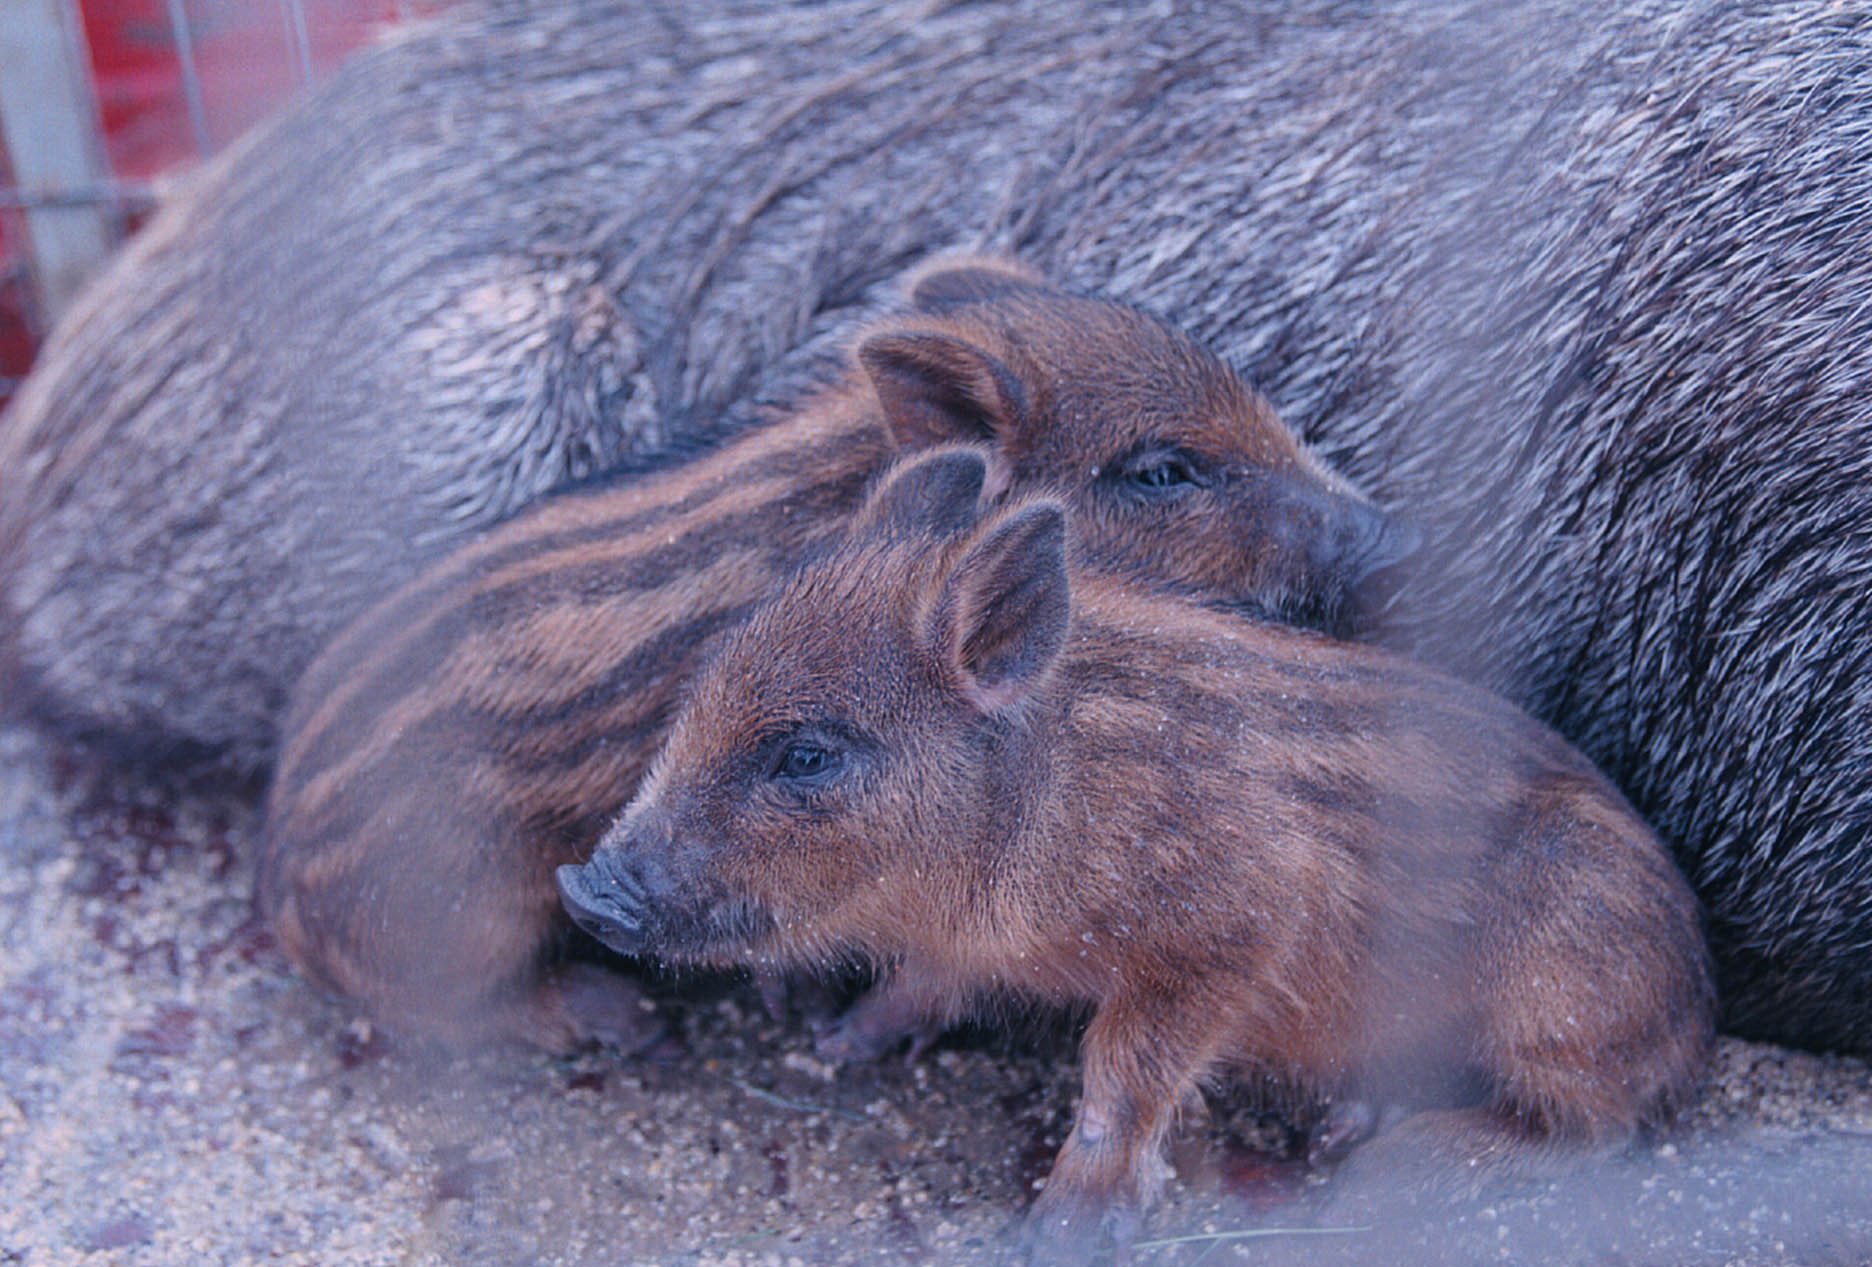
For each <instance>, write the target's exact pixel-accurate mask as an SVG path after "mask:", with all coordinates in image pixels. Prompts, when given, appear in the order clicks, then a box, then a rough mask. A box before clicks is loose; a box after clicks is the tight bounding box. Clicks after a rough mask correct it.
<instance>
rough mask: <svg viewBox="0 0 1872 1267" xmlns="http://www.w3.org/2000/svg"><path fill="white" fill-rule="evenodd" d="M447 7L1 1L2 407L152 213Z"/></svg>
mask: <svg viewBox="0 0 1872 1267" xmlns="http://www.w3.org/2000/svg"><path fill="white" fill-rule="evenodd" d="M445 3H446V0H427V2H424V0H8V3H7V4H6V5H5V12H4V13H0V158H4V164H3V165H0V403H4V401H5V400H6V399H7V398H9V397H10V396H11V395H12V393H13V391H14V389H15V388H16V387H17V385H18V383H19V381H20V379H21V377H22V376H23V375H24V374H25V372H26V370H27V368H28V367H29V365H30V364H31V361H32V357H33V355H34V353H35V352H36V351H37V349H38V346H39V344H40V342H41V341H42V340H43V339H44V337H45V334H46V332H47V330H48V329H49V328H50V327H51V325H52V324H53V323H54V322H55V321H56V320H57V319H58V317H59V315H60V314H61V313H62V312H63V311H64V310H65V309H66V308H67V307H68V306H69V305H70V303H71V301H72V300H73V298H74V297H75V296H76V294H77V293H78V291H79V290H80V289H81V287H82V286H83V284H84V281H85V280H86V279H87V278H89V277H90V276H91V275H92V274H93V273H94V272H95V271H96V270H97V268H98V267H99V266H100V265H101V264H102V263H103V262H104V260H105V259H106V258H107V257H108V256H109V254H110V252H111V251H113V250H114V249H115V248H116V247H117V246H118V245H119V244H120V243H121V242H122V241H123V239H124V238H125V237H126V236H127V235H128V234H129V233H131V232H133V231H134V230H135V228H136V227H137V225H138V224H140V223H141V221H142V220H143V219H144V218H145V217H146V216H147V215H148V214H149V212H150V211H151V210H152V209H153V208H154V206H155V204H156V200H157V190H158V188H159V184H160V181H161V179H162V177H163V176H164V175H165V174H166V173H168V172H170V171H172V170H174V169H177V168H180V167H184V166H187V165H189V164H192V163H198V162H200V161H202V160H204V159H206V158H208V157H210V156H212V155H213V154H214V153H215V152H216V151H217V150H219V149H222V148H225V146H226V145H227V144H228V143H229V142H231V141H232V140H233V139H234V138H235V136H237V135H238V134H239V133H240V132H241V131H243V130H244V129H245V128H246V127H248V126H250V125H251V124H253V123H255V122H257V121H258V120H259V119H260V118H263V117H264V116H265V115H267V114H269V113H271V112H272V111H273V110H275V109H277V108H278V107H279V106H280V105H281V104H282V103H283V102H285V101H286V100H288V99H290V98H291V97H293V96H294V95H296V94H299V93H302V92H304V91H306V90H307V89H309V88H310V87H311V86H313V85H314V84H316V83H317V82H318V81H319V80H321V79H322V78H324V77H325V76H327V75H329V74H330V73H331V72H332V71H333V69H335V68H336V66H337V64H338V63H339V62H340V61H341V60H342V59H343V58H344V56H345V55H346V54H347V53H349V52H350V51H351V50H352V49H353V48H355V47H356V46H357V45H358V44H360V43H363V42H364V41H366V40H367V39H369V38H370V36H371V34H372V33H373V32H374V31H376V30H378V29H380V28H382V27H384V26H386V25H389V24H395V23H401V22H406V21H409V20H411V19H412V18H415V17H419V16H423V15H426V14H428V13H432V12H435V11H436V10H437V9H439V8H441V7H443V5H444V4H445Z"/></svg>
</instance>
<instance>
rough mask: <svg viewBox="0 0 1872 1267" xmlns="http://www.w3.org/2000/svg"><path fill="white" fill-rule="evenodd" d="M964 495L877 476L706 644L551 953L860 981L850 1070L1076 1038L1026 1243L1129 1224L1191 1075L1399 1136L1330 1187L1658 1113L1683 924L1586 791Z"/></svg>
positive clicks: (1523, 729)
mask: <svg viewBox="0 0 1872 1267" xmlns="http://www.w3.org/2000/svg"><path fill="white" fill-rule="evenodd" d="M987 469H988V467H987V464H986V462H985V460H984V457H983V455H982V454H981V453H980V452H978V451H972V450H970V449H967V448H962V447H951V448H949V449H945V450H940V451H937V452H934V453H932V454H929V455H926V456H924V457H922V458H920V459H906V464H904V465H902V466H900V467H898V468H897V469H896V471H895V473H894V475H893V476H892V477H891V478H890V479H888V481H887V482H885V483H884V484H883V485H882V486H881V487H880V489H879V490H878V492H877V493H876V494H875V495H874V496H873V498H872V499H871V500H870V501H869V502H868V504H867V506H866V508H865V510H864V511H863V512H862V514H861V516H860V518H859V521H858V524H857V526H856V527H855V528H854V530H853V532H852V534H851V535H850V537H849V539H848V540H846V541H845V542H844V543H843V544H842V545H841V546H840V547H839V548H838V549H837V550H836V551H834V552H832V553H831V554H829V555H828V556H827V557H826V558H824V559H822V560H820V561H818V562H816V563H814V564H813V565H811V566H809V567H807V568H805V569H803V570H801V571H800V572H799V573H798V574H797V575H795V576H794V577H792V578H791V579H790V580H789V581H788V582H787V583H786V584H785V585H784V586H783V587H782V588H781V589H780V590H779V591H778V592H777V594H776V596H775V597H774V598H773V599H772V600H771V601H770V602H768V603H767V604H765V605H763V606H762V607H761V608H760V609H759V610H758V611H757V612H755V613H754V614H753V615H752V616H751V617H750V618H749V619H748V621H747V622H746V623H745V624H743V625H742V626H740V627H739V628H737V629H736V630H735V631H733V632H732V633H731V634H729V635H727V636H726V637H725V639H724V641H723V643H722V645H721V646H720V647H719V649H718V650H717V651H716V653H715V654H714V655H713V657H712V658H711V660H710V662H709V663H708V665H707V667H706V668H705V669H704V670H703V671H702V672H701V673H700V674H699V675H698V677H697V678H696V680H695V681H694V682H693V683H692V684H691V686H690V688H689V689H688V691H687V694H686V698H685V700H684V703H683V705H682V708H681V711H680V712H679V713H678V715H677V717H676V720H675V722H674V725H673V727H672V729H671V732H670V735H669V739H668V742H667V744H666V745H665V747H664V748H663V750H662V752H661V754H660V755H659V756H658V757H657V759H656V761H655V764H654V766H653V767H652V770H651V773H650V775H649V777H648V778H647V779H646V780H645V783H644V785H643V787H642V788H641V789H640V790H639V792H638V794H637V796H636V798H635V799H634V800H633V801H632V802H631V803H630V805H629V807H628V808H627V810H626V811H625V813H624V814H623V815H622V816H621V817H620V818H619V820H618V821H617V822H616V823H615V824H614V825H613V826H612V827H611V829H610V830H609V831H608V832H607V833H606V835H605V837H604V838H603V841H602V843H601V844H600V846H599V848H598V850H597V852H596V854H595V855H594V856H593V857H592V859H591V861H590V862H589V863H587V864H585V865H582V866H572V867H566V868H563V869H562V870H561V871H560V872H559V886H560V891H561V894H562V896H563V899H564V901H565V903H566V905H567V907H568V909H569V910H570V911H571V912H572V914H573V916H574V918H575V919H576V920H577V922H578V923H579V924H580V925H581V926H583V927H584V928H586V929H587V930H588V931H590V932H591V933H593V934H594V935H596V936H597V937H599V938H601V939H602V940H604V941H605V942H607V943H608V944H610V945H612V946H613V947H615V948H616V949H618V950H620V951H625V952H628V953H633V954H649V955H654V956H657V957H660V958H662V959H665V960H668V961H673V962H702V963H715V964H730V963H749V962H751V963H754V964H757V965H766V966H771V967H778V968H808V969H809V968H816V967H822V966H825V965H827V964H831V963H837V962H843V961H845V960H847V959H848V958H850V957H852V956H854V955H856V956H862V957H865V958H867V959H869V960H870V961H872V962H874V963H875V964H877V965H879V967H880V969H881V974H882V984H881V985H880V987H879V989H878V990H877V991H876V992H875V993H874V994H872V995H871V996H869V997H868V998H866V999H865V1000H863V1001H862V1002H861V1003H860V1004H859V1005H858V1006H857V1007H856V1008H855V1009H854V1010H853V1012H852V1013H850V1014H848V1016H847V1017H846V1018H845V1019H844V1020H843V1022H842V1025H843V1030H842V1032H841V1033H840V1034H839V1035H838V1038H839V1040H840V1044H841V1045H842V1046H843V1047H844V1048H845V1049H846V1050H848V1051H851V1052H862V1051H864V1050H866V1049H867V1048H868V1047H871V1046H873V1045H875V1044H876V1043H877V1042H878V1041H880V1040H883V1039H887V1038H889V1037H890V1036H893V1035H897V1034H901V1033H902V1032H904V1031H905V1030H906V1029H912V1028H915V1027H917V1026H918V1025H921V1024H926V1023H930V1022H936V1023H943V1022H950V1021H953V1020H955V1019H957V1018H959V1017H962V1016H963V1015H964V1014H966V1013H967V1012H968V1011H969V1010H970V1009H971V1008H972V1007H973V1006H975V1005H977V1004H978V1003H980V1002H981V1001H982V1000H983V999H984V998H987V997H992V996H1003V997H1005V996H1018V997H1025V998H1029V999H1033V1000H1039V1001H1042V1002H1053V1003H1059V1004H1069V1005H1082V1006H1083V1005H1089V1006H1090V1007H1091V1009H1092V1016H1091V1020H1090V1024H1089V1027H1088V1028H1087V1029H1086V1031H1085V1036H1084V1040H1083V1049H1082V1055H1083V1059H1084V1081H1085V1086H1084V1095H1083V1099H1082V1102H1081V1105H1080V1108H1079V1112H1078V1115H1077V1120H1076V1122H1075V1124H1074V1127H1073V1130H1072V1132H1071V1134H1070V1136H1069V1137H1068V1139H1067V1141H1066V1143H1065V1145H1064V1147H1063V1148H1062V1149H1061V1151H1060V1154H1059V1157H1058V1159H1057V1160H1056V1162H1055V1164H1054V1168H1053V1172H1052V1176H1051V1178H1049V1179H1048V1181H1047V1184H1046V1189H1045V1192H1044V1194H1043V1195H1042V1196H1041V1198H1040V1199H1039V1201H1038V1203H1037V1204H1036V1206H1035V1211H1034V1219H1035V1223H1034V1226H1035V1228H1036V1229H1037V1230H1038V1232H1039V1233H1040V1234H1041V1236H1042V1238H1043V1242H1044V1243H1048V1244H1061V1243H1076V1242H1077V1241H1079V1240H1080V1239H1081V1238H1084V1237H1086V1236H1091V1235H1097V1234H1098V1233H1097V1231H1096V1229H1097V1228H1098V1227H1099V1224H1100V1219H1101V1217H1107V1216H1108V1217H1109V1218H1110V1219H1111V1220H1112V1222H1113V1223H1114V1224H1117V1225H1120V1226H1122V1225H1123V1224H1125V1223H1127V1222H1128V1221H1129V1217H1130V1212H1132V1211H1135V1210H1136V1209H1137V1208H1139V1207H1140V1206H1141V1204H1142V1203H1143V1202H1145V1201H1146V1200H1147V1199H1148V1198H1149V1196H1150V1195H1151V1193H1152V1190H1153V1188H1154V1187H1155V1185H1156V1184H1157V1182H1158V1174H1159V1170H1160V1163H1159V1162H1158V1156H1157V1155H1158V1151H1159V1145H1160V1142H1161V1140H1162V1137H1163V1135H1164V1132H1165V1130H1166V1128H1167V1126H1168V1125H1169V1123H1170V1122H1171V1120H1172V1118H1173V1116H1174V1115H1175V1113H1176V1111H1177V1109H1178V1106H1179V1105H1180V1104H1182V1103H1183V1102H1184V1101H1185V1100H1186V1099H1187V1098H1188V1097H1189V1096H1190V1095H1191V1094H1192V1093H1194V1092H1195V1091H1196V1090H1197V1088H1198V1087H1199V1086H1200V1085H1202V1084H1204V1083H1205V1082H1207V1081H1209V1080H1212V1079H1214V1078H1217V1077H1219V1076H1222V1075H1226V1074H1231V1073H1236V1074H1247V1075H1252V1076H1253V1077H1255V1079H1256V1080H1257V1081H1271V1082H1273V1083H1274V1084H1276V1085H1279V1086H1282V1087H1284V1088H1286V1089H1287V1090H1289V1091H1290V1092H1292V1093H1293V1094H1294V1095H1296V1096H1298V1097H1302V1098H1306V1097H1313V1098H1317V1099H1321V1100H1332V1101H1334V1102H1347V1101H1362V1102H1366V1103H1377V1104H1383V1105H1387V1106H1393V1107H1400V1106H1401V1107H1403V1108H1406V1109H1409V1110H1411V1111H1412V1113H1411V1115H1410V1116H1407V1117H1405V1118H1404V1119H1403V1120H1402V1121H1401V1122H1400V1123H1399V1124H1397V1125H1395V1126H1394V1127H1392V1128H1391V1129H1390V1130H1389V1131H1387V1132H1385V1133H1384V1134H1382V1135H1380V1136H1379V1139H1378V1141H1377V1142H1375V1143H1374V1144H1370V1145H1367V1146H1366V1149H1367V1150H1368V1152H1367V1153H1366V1154H1365V1155H1366V1156H1368V1157H1369V1156H1371V1155H1374V1154H1377V1153H1389V1154H1394V1155H1397V1156H1401V1157H1405V1158H1408V1159H1409V1160H1410V1162H1411V1164H1412V1166H1413V1168H1414V1169H1415V1170H1416V1171H1417V1172H1418V1173H1421V1174H1427V1175H1435V1174H1436V1173H1438V1172H1441V1173H1443V1174H1445V1175H1455V1174H1457V1173H1459V1172H1460V1173H1465V1174H1468V1173H1475V1172H1477V1171H1478V1170H1479V1171H1481V1172H1491V1171H1492V1172H1497V1173H1500V1172H1508V1173H1513V1172H1515V1171H1517V1170H1518V1169H1519V1168H1522V1167H1523V1166H1526V1165H1530V1164H1532V1163H1534V1162H1536V1161H1539V1162H1542V1163H1543V1164H1544V1163H1545V1162H1547V1161H1548V1160H1550V1159H1554V1158H1558V1157H1564V1156H1565V1155H1566V1154H1567V1153H1568V1152H1569V1151H1573V1150H1578V1151H1585V1150H1591V1149H1596V1148H1603V1147H1607V1146H1611V1145H1615V1144H1618V1143H1621V1142H1623V1141H1626V1140H1629V1139H1630V1138H1632V1137H1633V1135H1634V1133H1635V1132H1637V1131H1638V1130H1639V1129H1640V1128H1642V1127H1644V1126H1646V1125H1647V1124H1650V1123H1654V1122H1657V1121H1659V1120H1661V1119H1663V1118H1665V1117H1666V1116H1667V1115H1668V1114H1669V1113H1670V1112H1671V1111H1672V1109H1673V1107H1674V1106H1675V1105H1677V1104H1678V1103H1679V1102H1680V1101H1681V1100H1682V1099H1683V1098H1684V1096H1685V1095H1686V1093H1687V1092H1688V1091H1689V1090H1690V1089H1691V1088H1692V1086H1693V1084H1694V1082H1695V1080H1696V1078H1697V1076H1698V1072H1699V1069H1700V1067H1701V1065H1702V1063H1703V1061H1704V1058H1705V1055H1706V1051H1707V1049H1708V1046H1709V1043H1710V1037H1711V1019H1710V1018H1711V1008H1712V991H1711V984H1710V973H1709V965H1708V962H1707V956H1706V953H1705V950H1704V945H1703V941H1702V937H1701V933H1700V929H1699V925H1698V911H1697V907H1696V903H1695V901H1694V899H1693V898H1692V896H1691V894H1690V892H1689V890H1688V888H1687V887H1686V885H1685V882H1684V880H1683V878H1682V877H1681V876H1680V874H1679V873H1678V871H1677V869H1676V868H1675V867H1674V866H1673V865H1672V863H1671V861H1670V859H1669V858H1668V857H1667V856H1666V854H1665V851H1664V850H1663V848H1662V847H1661V846H1660V844H1659V842H1658V841H1657V839H1656V838H1655V837H1654V836H1653V835H1652V833H1651V832H1650V831H1649V830H1648V829H1647V828H1646V827H1645V825H1644V823H1643V822H1642V821H1640V819H1639V818H1638V817H1637V815H1636V814H1634V813H1633V812H1632V810H1631V809H1630V808H1629V807H1628V806H1627V804H1626V803H1625V801H1624V800H1623V799H1622V798H1621V797H1620V795H1619V794H1618V792H1617V791H1616V790H1615V789H1614V788H1613V787H1612V786H1611V785H1610V784H1609V783H1608V782H1607V781H1606V780H1605V779H1604V778H1603V777H1601V776H1600V775H1599V773H1598V772H1597V771H1596V770H1594V769H1593V767H1592V766H1591V764H1590V763H1588V762H1587V761H1586V760H1585V759H1584V758H1582V757H1581V756H1579V755H1578V754H1577V753H1576V752H1575V751H1574V750H1573V749H1571V748H1570V747H1568V746H1567V744H1566V743H1565V742H1563V741H1562V740H1561V739H1560V738H1559V737H1558V736H1556V735H1554V734H1553V733H1552V732H1551V731H1549V730H1547V729H1546V728H1545V727H1543V726H1541V725H1539V724H1538V723H1536V722H1534V721H1532V720H1530V719H1529V718H1527V717H1526V716H1524V715H1522V714H1520V713H1519V712H1517V711H1516V710H1515V709H1513V708H1512V707H1510V706H1509V705H1507V704H1505V703H1503V702H1502V701H1500V700H1498V699H1496V698H1495V697H1493V696H1490V695H1488V694H1485V693H1483V692H1480V691H1477V690H1475V689H1472V688H1469V687H1466V686H1464V685H1462V684H1460V683H1458V682H1456V681H1454V680H1451V679H1449V678H1446V677H1444V676H1442V675H1440V674H1438V673H1436V672H1434V671H1432V670H1430V669H1427V668H1424V667H1422V666H1420V665H1418V664H1415V663H1413V662H1411V661H1408V660H1405V659H1401V658H1399V657H1397V656H1395V655H1391V654H1388V653H1385V652H1383V651H1380V650H1378V649H1375V648H1371V647H1367V646H1361V645H1357V644H1351V643H1346V642H1340V641H1335V640H1332V639H1329V638H1327V637H1324V636H1321V635H1319V634H1315V633H1309V632H1306V631H1301V630H1296V629H1292V628H1286V627H1281V626H1276V625H1271V624H1257V623H1252V622H1249V621H1247V620H1244V619H1241V618H1239V617H1237V616H1234V615H1231V614H1228V613H1222V612H1217V611H1215V610H1212V609H1210V608H1207V607H1204V606H1201V605H1199V604H1195V603H1190V602H1182V601H1177V600H1174V599H1171V598H1167V597H1165V596H1164V595H1162V594H1154V593H1147V592H1145V591H1143V590H1141V589H1139V588H1138V587H1136V586H1135V585H1131V584H1128V583H1125V582H1123V581H1122V580H1119V579H1115V578H1102V577H1098V576H1093V575H1089V574H1083V573H1081V572H1080V571H1079V570H1078V569H1077V568H1076V566H1072V565H1071V563H1070V560H1071V559H1072V551H1071V550H1070V549H1069V546H1068V539H1067V515H1066V513H1065V511H1064V509H1063V508H1062V506H1061V504H1060V503H1059V502H1057V501H1053V500H1048V499H1033V498H1026V499H1015V500H1014V501H1012V502H1011V503H1010V504H1007V505H1005V506H1002V507H999V508H989V509H986V510H984V509H982V508H981V507H980V506H979V505H978V495H979V493H980V490H981V487H982V483H983V480H984V476H985V472H986V471H987ZM1062 1238H1063V1239H1062Z"/></svg>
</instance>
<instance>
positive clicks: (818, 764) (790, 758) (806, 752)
mask: <svg viewBox="0 0 1872 1267" xmlns="http://www.w3.org/2000/svg"><path fill="white" fill-rule="evenodd" d="M843 761H844V757H843V755H842V754H840V753H839V752H837V751H835V750H834V749H831V748H825V747H821V746H820V745H818V744H811V743H795V744H789V745H788V746H787V747H786V748H784V749H782V750H781V752H780V758H779V760H778V761H776V762H775V763H774V772H773V777H774V778H776V779H786V780H789V781H791V782H795V783H819V782H824V781H825V780H826V779H829V778H831V777H832V775H834V774H836V773H837V772H838V768H839V766H840V765H841V764H842V763H843Z"/></svg>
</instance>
